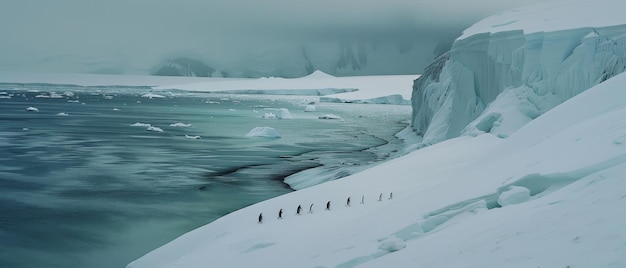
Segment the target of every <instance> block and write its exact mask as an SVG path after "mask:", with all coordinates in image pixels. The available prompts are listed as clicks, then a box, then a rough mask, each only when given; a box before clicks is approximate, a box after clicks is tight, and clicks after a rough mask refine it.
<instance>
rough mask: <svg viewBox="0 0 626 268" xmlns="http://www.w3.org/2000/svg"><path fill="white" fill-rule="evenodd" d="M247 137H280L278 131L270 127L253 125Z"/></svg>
mask: <svg viewBox="0 0 626 268" xmlns="http://www.w3.org/2000/svg"><path fill="white" fill-rule="evenodd" d="M246 136H248V137H266V138H280V137H281V136H280V133H278V131H276V129H273V128H271V127H255V128H253V129H252V130H250V132H248V134H246Z"/></svg>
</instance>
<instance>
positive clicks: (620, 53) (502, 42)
mask: <svg viewBox="0 0 626 268" xmlns="http://www.w3.org/2000/svg"><path fill="white" fill-rule="evenodd" d="M625 68H626V25H620V26H611V27H603V28H579V29H570V30H562V31H555V32H537V33H532V34H524V32H523V31H522V30H512V31H506V32H497V33H480V34H475V35H473V36H470V37H467V38H464V39H458V40H456V42H455V43H454V44H453V46H452V49H451V50H450V52H448V53H446V54H444V55H442V56H440V57H439V58H437V59H436V60H435V61H434V62H433V63H432V64H431V65H429V66H428V67H427V68H426V69H425V72H424V74H423V75H422V76H421V77H420V78H418V79H417V80H415V82H414V85H413V95H412V99H411V101H412V106H413V116H412V124H411V126H412V128H413V130H414V131H415V132H416V133H417V134H418V135H421V136H423V138H424V139H423V143H424V144H433V143H436V142H440V141H443V140H446V139H449V138H453V137H457V136H459V135H463V134H476V133H481V132H492V131H494V130H496V129H497V128H498V127H500V126H501V125H503V124H508V128H507V130H506V131H505V132H506V133H505V132H503V133H500V134H502V135H498V136H501V137H506V136H507V134H509V133H510V132H511V131H514V130H515V129H517V128H519V127H521V125H523V124H524V123H525V122H528V121H529V120H532V119H534V118H536V117H537V116H539V115H541V114H542V113H544V112H545V111H547V110H549V109H551V108H553V107H554V106H556V105H558V104H560V103H562V102H564V101H565V100H567V99H569V98H571V97H573V96H575V95H577V94H579V93H581V92H583V91H584V90H586V89H588V88H590V87H592V86H594V85H596V84H598V83H601V82H603V81H605V80H607V79H608V78H610V77H612V76H615V75H616V74H619V73H621V72H623V71H624V69H625ZM583 108H584V107H583ZM516 124H517V125H516Z"/></svg>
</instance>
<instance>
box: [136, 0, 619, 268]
mask: <svg viewBox="0 0 626 268" xmlns="http://www.w3.org/2000/svg"><path fill="white" fill-rule="evenodd" d="M556 3H557V4H547V5H540V6H535V7H532V8H527V9H523V11H524V12H521V13H520V12H518V11H519V9H518V11H512V12H509V13H503V14H499V15H497V16H496V17H495V18H501V19H502V20H500V19H498V20H496V19H494V18H488V19H486V20H485V21H486V22H488V23H486V22H485V21H483V22H480V23H478V24H477V26H475V27H478V26H480V25H488V26H489V27H487V28H484V27H483V28H480V29H478V28H474V27H473V28H470V29H468V31H466V34H464V35H463V36H462V37H461V38H459V39H458V40H457V42H456V43H455V45H454V47H453V49H452V51H451V53H449V54H446V55H444V56H443V57H442V58H440V59H439V60H438V61H436V62H435V63H434V64H433V65H431V68H430V69H429V70H428V72H427V73H425V74H424V75H423V76H422V77H421V78H420V79H419V80H417V82H416V84H415V90H414V95H413V101H414V105H415V106H414V107H415V112H414V116H415V117H414V127H415V128H416V129H417V130H418V131H420V132H421V133H423V134H424V135H425V140H427V142H428V143H433V144H434V145H432V146H429V147H425V148H423V149H421V150H417V151H413V152H411V153H409V154H407V155H405V156H403V157H400V158H396V159H393V160H391V161H388V162H386V163H383V164H381V165H379V166H376V167H374V168H371V169H368V170H365V171H363V172H361V173H358V174H355V175H351V176H348V177H345V178H343V179H341V180H336V181H332V182H328V183H324V184H321V185H318V186H314V187H310V188H306V189H303V190H300V191H296V192H293V193H290V194H286V195H283V196H280V197H277V198H274V199H270V200H267V201H264V202H261V203H258V204H255V205H252V206H249V207H246V208H244V209H241V210H238V211H235V212H233V213H231V214H229V215H226V216H224V217H222V218H220V219H218V220H216V221H215V222H212V223H210V224H208V225H206V226H203V227H200V228H198V229H196V230H194V231H191V232H189V233H187V234H185V235H183V236H181V237H179V238H178V239H176V240H174V241H172V242H170V243H168V244H166V245H164V246H162V247H160V248H158V249H156V250H154V251H152V252H150V253H148V254H147V255H145V256H143V257H142V258H140V259H138V260H136V261H134V262H132V263H131V264H129V265H128V267H131V268H139V267H207V266H211V267H253V266H255V267H256V266H263V267H355V266H358V267H626V232H624V230H625V229H626V214H624V213H621V211H622V210H623V207H624V206H626V192H625V191H624V189H626V180H624V174H626V116H625V115H626V90H625V88H626V74H620V73H621V72H623V70H624V55H625V54H624V51H625V50H626V49H625V45H624V43H625V42H626V41H625V39H624V34H623V33H625V32H626V27H622V26H619V25H617V21H619V19H617V20H616V21H611V22H610V23H604V21H606V20H605V19H604V18H603V16H604V15H605V14H609V15H610V14H614V13H612V12H613V11H612V10H625V8H626V6H625V4H624V3H623V1H618V0H600V1H594V3H595V5H593V6H590V5H588V4H587V3H586V1H582V0H570V1H559V2H556ZM562 5H565V6H566V7H567V8H565V6H562ZM516 14H523V15H519V16H518V15H516ZM590 14H591V15H590ZM583 15H584V16H583ZM542 16H548V17H546V18H543V17H542ZM580 16H583V17H584V18H585V22H583V23H586V24H585V25H590V26H589V27H588V28H586V27H582V26H581V23H577V24H571V25H572V26H573V27H574V28H568V27H566V26H567V23H566V22H568V21H570V20H571V21H574V20H578V19H580V18H583V17H580ZM557 17H558V20H556V19H555V20H556V21H561V22H563V23H564V25H565V26H563V27H560V28H556V27H553V26H552V24H551V23H550V21H555V20H552V19H554V18H557ZM595 18H598V19H597V20H594V19H595ZM528 19H530V21H534V22H537V23H539V26H541V25H540V22H542V23H543V22H545V24H544V27H545V29H547V30H549V31H550V32H542V31H541V30H540V29H541V28H540V27H539V26H537V25H538V24H534V23H530V22H527V23H522V22H525V21H528ZM623 20H624V23H623V24H626V19H623ZM496 21H498V23H495V22H496ZM499 21H503V22H502V23H505V24H502V23H499ZM511 21H513V22H511ZM509 22H510V23H509ZM516 22H520V23H516ZM596 22H598V23H596ZM481 23H482V24H481ZM485 23H486V24H485ZM514 24H515V27H516V28H515V29H509V28H506V27H504V26H508V27H513V25H514ZM531 24H532V25H534V26H533V27H535V26H536V27H539V28H532V29H533V30H532V31H526V30H527V28H525V27H526V26H528V25H531ZM499 27H504V28H502V29H505V28H506V31H505V32H498V31H497V28H499ZM591 27H594V28H591ZM528 29H531V28H528ZM470 30H471V32H470ZM552 30H554V31H552ZM462 133H465V134H469V135H461V134H462ZM460 135H461V136H460ZM391 194H393V196H391ZM348 198H350V200H351V203H350V205H347V204H346V202H347V199H348ZM361 200H363V201H364V202H363V203H361ZM378 200H380V201H378ZM328 202H330V210H326V209H325V207H326V205H327V204H328ZM299 205H301V206H302V207H303V208H304V212H303V213H302V214H301V215H296V208H297V207H298V206H299ZM311 205H313V206H312V213H307V212H308V210H309V207H310V206H311ZM281 209H282V210H283V211H284V213H283V215H282V219H278V218H277V216H278V213H279V210H281ZM261 213H262V215H263V221H262V223H258V218H259V214H261Z"/></svg>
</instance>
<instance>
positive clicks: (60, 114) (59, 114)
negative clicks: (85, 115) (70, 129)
mask: <svg viewBox="0 0 626 268" xmlns="http://www.w3.org/2000/svg"><path fill="white" fill-rule="evenodd" d="M57 115H58V116H68V115H69V114H68V113H58V114H57Z"/></svg>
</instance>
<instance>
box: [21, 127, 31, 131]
mask: <svg viewBox="0 0 626 268" xmlns="http://www.w3.org/2000/svg"><path fill="white" fill-rule="evenodd" d="M22 130H23V131H29V130H30V128H27V127H25V128H22Z"/></svg>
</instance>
